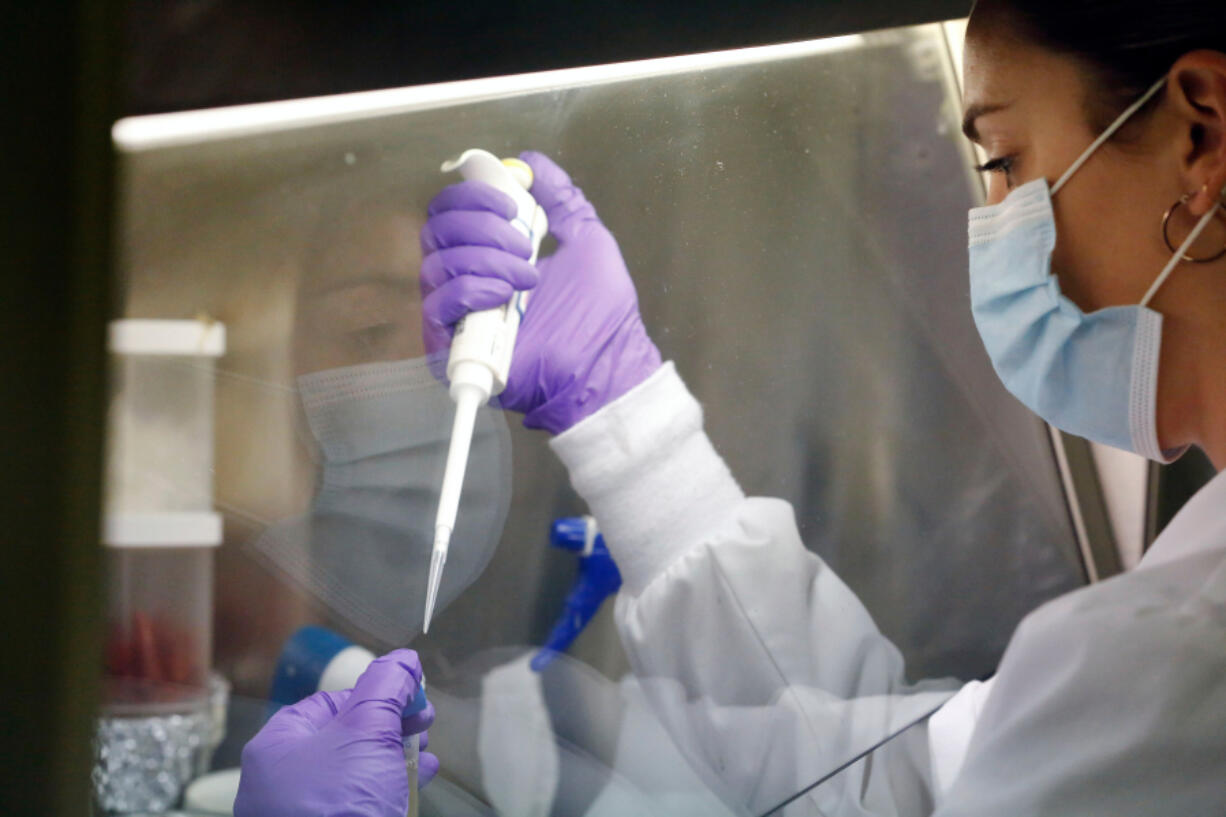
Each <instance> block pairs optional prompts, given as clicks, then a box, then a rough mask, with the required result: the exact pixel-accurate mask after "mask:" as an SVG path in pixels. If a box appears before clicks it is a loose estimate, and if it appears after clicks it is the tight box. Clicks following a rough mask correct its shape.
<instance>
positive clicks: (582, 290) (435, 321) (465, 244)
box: [421, 152, 660, 434]
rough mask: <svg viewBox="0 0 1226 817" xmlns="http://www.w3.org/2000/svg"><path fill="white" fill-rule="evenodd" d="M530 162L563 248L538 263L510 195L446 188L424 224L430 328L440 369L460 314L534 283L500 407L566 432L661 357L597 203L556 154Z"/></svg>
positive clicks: (537, 192) (535, 187) (532, 423)
mask: <svg viewBox="0 0 1226 817" xmlns="http://www.w3.org/2000/svg"><path fill="white" fill-rule="evenodd" d="M521 158H522V159H523V160H524V161H525V162H527V163H528V164H529V165H530V166H531V167H532V172H533V174H534V176H535V180H534V181H533V184H532V191H531V192H532V195H533V197H534V198H536V200H537V202H538V203H539V204H540V205H541V207H543V208H544V209H545V213H546V214H547V215H548V216H549V232H550V233H551V234H552V235H553V237H554V238H556V239H557V241H558V248H557V251H556V252H554V254H553V255H551V256H549V257H548V258H544V259H541V260H539V261H538V262H537V265H536V268H534V267H533V266H532V265H531V264H529V263H528V261H527V259H528V258H529V257H530V256H531V246H530V244H529V242H528V239H527V238H525V237H524V235H523V234H522V233H520V232H519V231H518V230H516V229H515V228H514V227H512V226H511V223H510V219H511V218H513V217H514V216H515V214H516V209H515V204H514V202H512V201H511V199H510V197H509V196H506V195H504V194H503V193H501V192H499V191H498V190H496V189H494V188H493V187H490V186H489V185H486V184H482V183H481V182H473V181H469V182H462V183H460V184H456V185H452V186H451V187H448V188H446V189H445V190H443V192H441V193H440V194H439V195H438V196H437V197H435V199H434V201H432V202H431V203H430V210H429V214H430V218H429V220H428V221H427V222H426V226H425V227H423V228H422V231H421V246H422V255H423V256H424V260H423V261H422V268H421V288H422V295H423V298H424V300H423V304H422V312H423V315H424V318H425V319H424V320H423V322H422V325H423V330H422V332H423V335H424V338H425V342H426V353H427V354H428V355H429V356H430V357H431V358H433V359H434V361H436V367H435V373H436V374H440V375H441V371H440V370H441V368H442V367H444V366H445V361H446V356H447V350H448V349H449V348H450V345H451V335H452V333H453V331H454V328H455V324H456V323H457V322H458V321H459V320H460V319H461V318H463V317H464V316H465V315H467V314H468V313H469V312H475V311H480V310H483V309H492V308H494V307H497V306H501V305H503V304H505V303H506V302H507V301H508V300H510V298H511V295H512V294H513V293H514V291H515V290H522V289H531V290H532V295H531V296H530V297H529V299H528V309H527V312H526V313H525V315H524V319H523V323H522V324H521V325H520V328H519V336H518V338H517V339H516V342H515V354H514V356H513V357H512V360H511V373H510V377H509V378H508V382H507V388H506V390H505V391H504V392H503V393H502V395H501V397H500V402H501V404H502V406H503V408H508V409H512V410H514V411H519V412H522V413H523V414H524V415H526V416H525V417H524V425H526V426H528V427H529V428H543V429H546V430H547V431H549V432H551V433H553V434H560V433H561V432H563V431H565V430H566V429H568V428H570V427H571V426H573V425H575V424H576V423H578V422H579V421H580V420H582V419H584V418H585V417H588V416H589V415H591V414H594V413H595V412H597V411H599V410H600V408H601V407H603V406H605V405H607V404H608V403H611V402H612V401H614V400H616V399H617V398H618V397H621V396H622V395H623V394H625V393H626V392H628V391H630V390H631V389H632V388H634V387H635V386H637V385H638V384H639V383H642V382H643V381H644V380H646V379H647V378H648V377H649V376H650V375H651V374H652V373H653V372H654V371H655V370H656V369H658V368H659V367H660V353H659V351H658V350H657V349H656V347H655V344H653V343H652V342H651V338H649V337H648V336H647V330H646V329H645V328H644V326H643V321H642V318H641V317H640V316H639V306H638V297H637V296H636V295H635V292H634V282H633V281H631V280H630V273H629V272H628V271H627V270H626V262H625V261H623V260H622V255H621V251H620V250H619V249H618V247H617V241H616V240H615V239H614V238H613V234H612V233H610V232H609V230H608V229H607V228H606V227H605V226H604V225H603V224H602V223H601V222H600V219H599V218H598V217H597V216H596V209H595V208H594V207H592V205H591V204H590V203H589V202H588V201H587V199H585V198H584V196H583V191H581V190H580V189H579V188H577V187H575V186H574V185H573V184H572V183H571V180H570V177H569V176H567V175H566V172H565V171H564V170H562V168H560V167H558V166H557V165H556V164H554V163H553V162H552V161H550V160H549V159H548V158H547V157H545V156H543V155H542V154H540V153H533V152H527V153H524V154H522V155H521ZM538 270H539V273H538Z"/></svg>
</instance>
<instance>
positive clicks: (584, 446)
mask: <svg viewBox="0 0 1226 817" xmlns="http://www.w3.org/2000/svg"><path fill="white" fill-rule="evenodd" d="M550 445H552V446H553V450H554V451H555V452H557V454H558V456H559V457H560V458H561V460H562V462H563V463H564V464H565V465H566V467H567V469H568V470H569V471H570V478H571V484H572V485H574V488H575V490H576V491H578V492H579V495H580V496H582V497H583V498H584V500H586V501H587V503H588V506H589V508H590V509H591V512H592V515H593V516H595V517H596V521H597V523H598V524H599V526H600V530H601V533H602V534H604V538H605V542H606V544H607V545H608V547H609V551H610V552H611V553H612V554H613V558H614V560H615V561H616V562H617V566H618V569H619V570H620V571H621V574H622V579H623V582H624V590H625V591H626V592H629V593H630V594H631V595H637V594H638V593H639V591H641V590H642V589H643V588H644V587H646V586H647V585H648V584H649V583H650V582H651V580H652V579H653V578H654V577H655V576H656V575H657V574H658V573H660V572H661V571H662V570H664V569H665V568H666V567H668V565H669V564H671V563H672V562H673V561H674V560H675V559H676V558H677V557H678V556H680V555H681V554H683V553H685V552H686V551H687V550H689V549H690V548H691V547H694V546H696V545H698V544H700V543H701V542H703V541H706V540H708V539H709V538H710V534H711V532H712V531H714V530H716V529H718V528H720V527H722V526H725V525H727V524H729V523H730V522H731V521H732V519H733V516H734V514H735V513H736V511H737V509H738V507H739V505H740V503H741V502H742V501H743V500H744V499H745V495H744V494H743V493H742V491H741V488H740V486H739V485H737V483H736V480H735V479H733V477H732V473H731V472H730V471H729V470H728V466H727V465H726V464H725V463H724V461H723V459H722V458H721V457H720V456H719V454H718V453H716V451H715V447H714V446H713V445H712V444H711V440H710V438H708V437H707V435H706V432H705V431H704V430H703V419H702V407H701V406H700V405H699V404H698V401H697V400H695V399H694V397H693V395H691V394H690V392H689V390H688V389H687V388H686V387H685V384H684V383H683V382H682V381H681V378H680V377H679V376H678V375H677V370H676V368H675V367H674V366H673V364H672V363H666V364H664V365H663V366H661V367H660V368H659V369H658V370H657V371H656V372H655V373H654V374H652V375H651V377H649V378H647V379H646V380H645V381H643V382H642V383H640V384H639V385H638V386H636V387H635V388H633V389H631V390H630V391H629V392H627V393H626V394H624V395H622V396H621V397H620V398H618V399H617V400H615V401H614V402H612V403H610V404H609V405H607V406H605V407H604V408H602V409H601V410H600V411H598V412H596V413H595V414H593V415H592V416H591V417H588V418H586V419H585V420H583V421H582V422H580V423H578V424H577V425H575V426H574V427H572V428H570V429H568V430H567V431H565V432H564V433H562V434H559V435H558V436H557V437H555V438H553V440H552V441H551V442H550Z"/></svg>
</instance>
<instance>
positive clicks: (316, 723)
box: [234, 650, 438, 817]
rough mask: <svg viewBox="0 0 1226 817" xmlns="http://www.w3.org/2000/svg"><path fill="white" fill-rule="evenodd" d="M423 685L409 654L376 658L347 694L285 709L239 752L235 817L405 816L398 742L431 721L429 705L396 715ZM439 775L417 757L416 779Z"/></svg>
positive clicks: (319, 696) (432, 763)
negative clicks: (240, 761) (416, 710)
mask: <svg viewBox="0 0 1226 817" xmlns="http://www.w3.org/2000/svg"><path fill="white" fill-rule="evenodd" d="M420 683H421V662H420V661H419V660H418V658H417V653H415V652H413V651H412V650H395V651H393V652H390V653H388V654H387V655H385V656H383V657H381V658H377V659H375V660H374V661H373V662H371V665H370V666H369V667H367V668H366V671H365V672H363V673H362V675H361V676H360V677H359V678H358V680H357V683H356V684H355V685H354V687H353V689H347V690H344V691H341V692H317V693H315V694H314V695H312V696H310V697H309V698H305V699H303V700H301V701H299V702H298V703H296V704H294V705H293V706H287V707H285V708H283V709H281V710H280V711H278V712H277V714H275V715H273V716H272V718H270V719H269V721H268V723H266V724H264V728H263V729H261V730H260V732H259V734H257V735H256V736H255V737H254V738H252V739H251V742H250V743H248V744H247V745H246V747H244V748H243V761H242V774H241V777H240V778H239V784H238V798H237V799H236V800H235V801H234V815H235V817H291V815H292V817H302V815H305V814H318V815H328V814H337V815H339V814H345V815H351V816H352V817H404V814H405V812H406V811H407V809H408V805H409V776H408V773H407V772H406V771H405V765H404V763H405V761H404V744H403V742H402V739H403V738H404V737H407V736H409V735H415V734H417V733H419V732H420V733H422V735H421V747H422V748H423V749H424V748H425V746H426V744H427V742H428V741H427V737H426V734H425V729H426V728H427V727H429V726H430V724H431V723H433V722H434V707H433V706H427V707H426V708H425V709H424V710H423V711H421V712H419V713H417V714H416V715H411V716H409V717H407V718H404V717H402V715H401V713H402V712H403V711H404V708H405V706H406V705H407V704H408V702H409V701H410V700H412V698H413V696H414V695H415V694H416V692H417V686H418V684H420ZM437 772H438V758H437V757H435V756H434V755H432V754H430V753H428V752H422V753H421V755H420V756H419V760H418V780H419V782H420V784H421V785H425V784H426V783H428V782H429V781H430V780H431V779H433V778H434V775H435V774H436V773H437Z"/></svg>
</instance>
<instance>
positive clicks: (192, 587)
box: [104, 514, 221, 714]
mask: <svg viewBox="0 0 1226 817" xmlns="http://www.w3.org/2000/svg"><path fill="white" fill-rule="evenodd" d="M220 540H221V524H220V519H218V518H217V516H216V515H214V514H164V515H147V516H135V517H125V516H122V515H119V516H112V517H111V518H110V519H108V525H107V548H106V557H105V559H106V569H107V586H108V591H107V596H108V598H107V641H106V656H105V658H106V680H105V696H104V701H105V703H106V706H107V709H108V711H110V712H111V713H113V714H119V713H121V712H129V713H133V714H136V713H140V714H148V713H155V712H164V711H169V710H173V709H174V708H175V707H176V706H177V705H179V704H183V705H188V704H189V703H192V702H194V701H196V700H198V699H200V698H203V697H205V696H206V695H207V680H208V676H209V671H210V669H211V656H212V654H213V549H214V546H215V545H216V544H218V543H219V542H220ZM192 705H194V704H192Z"/></svg>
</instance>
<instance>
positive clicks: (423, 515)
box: [257, 199, 510, 645]
mask: <svg viewBox="0 0 1226 817" xmlns="http://www.w3.org/2000/svg"><path fill="white" fill-rule="evenodd" d="M419 262H420V255H419V251H418V247H417V224H416V223H415V220H414V218H413V217H411V216H409V215H408V214H407V213H406V212H405V211H404V210H403V208H402V206H401V205H400V204H399V203H398V202H396V201H394V200H380V199H368V200H364V201H362V202H359V203H358V204H356V205H350V206H347V207H344V208H343V209H341V210H340V211H339V212H338V213H334V214H332V215H329V214H326V213H325V215H324V216H323V217H322V218H321V221H320V227H319V229H318V230H317V231H316V232H315V234H314V235H313V236H312V237H311V238H310V240H309V241H308V243H307V248H306V251H305V253H304V256H303V261H302V269H303V277H302V281H301V285H300V288H299V294H298V311H297V314H296V319H295V331H294V342H293V350H294V366H295V370H296V371H297V373H298V393H299V398H300V400H301V403H302V409H303V413H304V415H305V421H306V422H305V425H306V429H307V432H308V433H306V434H304V435H303V436H304V438H305V437H308V436H309V445H310V446H311V448H312V449H313V451H315V452H316V460H317V462H318V463H319V466H320V467H319V473H318V477H317V481H316V492H315V496H314V498H313V500H312V503H311V510H310V512H309V513H307V514H305V515H304V516H302V517H298V518H296V519H291V520H287V521H286V522H283V523H281V524H278V525H275V526H273V527H272V528H269V529H268V531H266V532H265V534H264V536H263V537H261V539H260V540H259V541H258V542H257V548H258V549H259V550H260V551H261V552H262V553H263V554H264V555H265V556H267V557H269V558H270V559H271V560H272V561H273V562H274V563H275V564H276V565H277V566H278V567H280V568H281V569H282V570H284V571H285V572H286V573H288V574H289V575H290V577H291V578H293V579H294V580H295V581H296V582H298V583H299V584H301V585H303V586H304V587H305V588H306V589H307V590H308V591H309V592H310V593H311V594H312V595H314V596H315V597H316V598H318V599H320V600H321V601H322V602H323V603H324V604H325V605H326V606H327V607H328V608H329V610H331V611H332V612H334V613H335V614H337V615H338V616H340V617H341V618H342V619H343V620H344V621H345V622H347V623H348V625H349V626H350V627H352V628H356V630H357V631H359V632H360V633H361V634H362V635H363V636H365V639H366V640H368V641H372V642H376V643H377V644H385V645H398V644H404V643H406V642H408V641H409V640H411V639H412V638H413V637H414V636H415V635H416V634H417V632H418V631H419V629H420V627H421V619H422V614H423V605H424V601H425V585H426V572H427V569H428V567H429V562H430V550H431V545H432V543H433V529H434V514H435V510H436V505H437V502H438V487H439V485H440V484H441V481H442V472H443V464H444V461H445V458H446V454H447V446H448V442H449V439H450V430H451V421H452V416H453V414H454V408H453V404H452V402H451V400H450V398H449V397H448V395H447V392H446V390H445V389H444V388H443V387H442V386H441V385H440V384H438V383H437V382H435V380H434V378H433V377H432V376H431V374H430V371H429V369H428V367H427V366H426V364H425V359H424V358H423V357H421V355H422V346H421V331H420V326H421V324H420V306H419V303H420V301H419V296H418V285H417V273H418V264H419ZM509 499H510V444H509V439H508V436H507V430H506V425H505V422H504V421H503V419H502V417H501V415H500V414H499V413H498V412H496V411H494V410H492V409H483V410H482V412H481V414H480V415H479V416H478V421H477V428H476V432H475V434H474V438H473V447H472V453H471V455H470V458H469V471H468V477H467V479H466V480H465V484H464V497H463V500H462V503H461V509H460V519H459V522H458V524H457V527H456V531H455V535H454V538H453V543H454V544H453V546H452V549H451V553H450V556H449V559H448V565H447V572H446V573H445V574H444V577H443V583H442V586H441V588H440V591H439V606H440V608H441V607H442V606H443V605H445V604H446V603H448V602H450V601H451V600H453V599H454V598H456V597H457V596H458V595H459V594H460V593H461V592H462V591H463V590H464V588H466V587H467V586H468V585H469V584H471V583H472V582H473V581H475V580H476V578H477V577H478V576H479V575H480V573H481V571H482V570H484V568H485V565H486V564H487V563H488V562H489V559H490V557H491V556H492V555H493V550H494V547H495V546H496V544H497V542H498V540H499V538H500V536H501V533H502V525H503V522H504V521H505V519H506V513H507V508H508V503H509Z"/></svg>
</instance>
